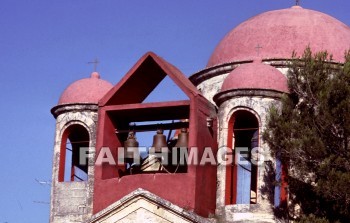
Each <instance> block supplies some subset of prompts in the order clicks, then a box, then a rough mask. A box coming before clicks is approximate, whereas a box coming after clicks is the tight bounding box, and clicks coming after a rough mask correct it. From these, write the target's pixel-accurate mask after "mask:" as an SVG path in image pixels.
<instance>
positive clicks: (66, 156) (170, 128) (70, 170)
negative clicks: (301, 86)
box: [50, 5, 350, 223]
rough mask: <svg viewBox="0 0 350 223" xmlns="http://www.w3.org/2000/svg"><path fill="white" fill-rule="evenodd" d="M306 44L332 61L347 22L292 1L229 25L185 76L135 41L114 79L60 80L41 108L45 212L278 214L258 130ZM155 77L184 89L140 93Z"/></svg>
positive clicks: (167, 217) (80, 217) (339, 53)
mask: <svg viewBox="0 0 350 223" xmlns="http://www.w3.org/2000/svg"><path fill="white" fill-rule="evenodd" d="M307 46H309V47H310V48H311V50H312V51H313V52H318V51H324V50H327V51H328V52H329V53H331V54H332V55H333V60H332V61H330V62H331V63H342V62H344V58H343V56H344V52H345V50H347V49H349V48H350V28H349V26H347V25H346V24H344V23H342V22H341V21H339V20H337V19H335V18H333V17H331V16H329V15H327V14H324V13H322V12H318V11H314V10H309V9H305V8H302V7H301V6H299V5H296V6H293V7H291V8H287V9H280V10H274V11H268V12H265V13H262V14H259V15H256V16H255V17H252V18H250V19H248V20H246V21H245V22H243V23H241V24H240V25H238V26H237V27H235V28H233V29H232V30H231V31H229V32H228V34H227V35H226V36H225V37H224V38H223V39H222V40H221V41H220V42H219V44H218V45H217V46H216V48H215V50H214V52H213V53H212V55H211V56H209V55H208V58H209V59H208V63H207V66H206V67H204V68H203V69H202V70H201V71H199V72H197V73H194V74H192V75H191V76H190V77H186V76H185V75H184V74H183V73H182V72H181V71H180V70H179V69H177V68H176V66H175V65H173V64H171V62H169V61H166V60H164V59H163V58H162V57H161V55H156V54H155V53H153V52H146V53H145V54H144V55H143V56H142V57H141V58H139V59H137V58H135V61H136V63H135V65H134V66H133V67H131V68H130V70H129V72H127V73H126V74H125V76H124V77H123V78H122V79H121V80H120V81H119V82H118V83H117V84H116V85H112V84H111V83H110V82H108V81H106V80H103V79H102V78H101V77H100V74H99V73H98V72H93V73H92V74H91V76H90V77H87V78H84V79H81V80H77V81H76V82H74V83H72V84H71V85H69V86H68V87H67V88H66V89H65V90H64V91H63V93H62V94H61V97H60V98H59V100H58V104H57V105H56V106H55V107H53V108H52V109H51V113H52V114H53V116H54V118H55V119H56V130H55V131H56V132H55V141H54V150H53V169H52V188H51V203H50V222H51V223H66V222H85V223H115V222H248V223H249V222H277V219H276V218H275V217H274V214H273V208H274V207H278V206H279V204H280V203H281V202H283V201H287V200H288V185H286V182H285V180H284V178H285V171H284V168H283V165H282V164H281V163H280V162H279V161H278V160H276V159H275V157H272V156H271V155H270V153H269V148H268V146H267V144H266V143H265V142H264V141H263V139H262V137H261V136H262V132H263V131H264V128H265V126H266V122H267V120H266V119H267V116H268V113H269V108H270V107H271V106H272V105H277V106H278V105H279V104H280V99H281V97H282V96H283V95H284V94H288V86H287V78H286V74H287V71H288V61H289V60H290V59H291V58H292V54H293V52H295V53H296V54H297V55H298V56H301V55H302V53H303V51H304V49H305V48H306V47H307ZM165 78H168V79H170V80H171V81H172V82H173V83H174V84H175V85H176V87H177V88H178V89H179V90H180V91H181V93H182V95H183V97H181V98H179V100H169V101H152V102H148V101H147V100H145V99H146V98H147V97H148V96H149V95H150V94H151V93H152V92H153V91H154V90H155V89H156V88H157V87H158V86H159V84H160V83H161V82H162V81H163V80H164V79H165ZM147 134H148V135H147ZM152 135H153V143H152V145H148V146H149V148H147V147H146V148H145V146H147V145H145V143H144V142H142V140H143V138H145V137H146V136H150V137H151V138H152ZM144 136H145V137H144ZM242 148H243V149H242ZM244 148H245V149H244ZM228 160H231V161H232V162H228ZM271 170H273V171H275V179H274V181H275V182H279V183H278V184H271V182H270V181H268V180H267V175H268V172H269V171H271Z"/></svg>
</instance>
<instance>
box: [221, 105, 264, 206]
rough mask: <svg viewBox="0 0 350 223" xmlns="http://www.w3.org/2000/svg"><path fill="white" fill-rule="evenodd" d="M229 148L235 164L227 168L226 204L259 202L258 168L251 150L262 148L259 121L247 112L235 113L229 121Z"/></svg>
mask: <svg viewBox="0 0 350 223" xmlns="http://www.w3.org/2000/svg"><path fill="white" fill-rule="evenodd" d="M228 145H229V146H230V147H231V148H232V149H233V151H234V152H233V156H234V161H235V162H233V163H232V165H229V166H227V169H226V198H225V202H226V204H255V203H256V202H257V180H258V168H257V166H256V165H255V164H256V163H255V162H252V161H253V159H254V157H252V149H253V148H256V147H258V146H259V122H258V120H257V118H256V117H255V115H253V114H252V113H251V112H249V111H246V110H239V111H237V112H235V113H234V114H233V116H232V117H231V120H230V122H229V135H228Z"/></svg>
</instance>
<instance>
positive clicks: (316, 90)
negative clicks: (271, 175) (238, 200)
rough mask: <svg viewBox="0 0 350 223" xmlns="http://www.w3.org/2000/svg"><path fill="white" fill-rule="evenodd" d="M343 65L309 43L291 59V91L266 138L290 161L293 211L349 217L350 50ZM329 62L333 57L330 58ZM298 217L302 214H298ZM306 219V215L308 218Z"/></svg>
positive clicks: (273, 113) (275, 152)
mask: <svg viewBox="0 0 350 223" xmlns="http://www.w3.org/2000/svg"><path fill="white" fill-rule="evenodd" d="M345 59H346V62H345V64H344V65H339V64H336V63H332V62H330V61H332V58H331V56H329V55H328V54H327V52H320V53H317V54H315V55H313V54H312V52H311V50H310V49H309V48H307V49H306V50H305V52H304V54H303V56H302V57H301V58H295V57H294V59H293V60H292V61H291V63H290V69H289V71H288V87H289V91H290V94H289V95H286V96H285V97H283V98H282V105H281V107H278V108H277V107H272V108H271V109H270V115H269V117H268V124H267V128H266V130H265V132H264V133H263V138H264V140H265V141H266V142H267V143H268V144H269V146H270V149H271V151H272V153H273V155H275V156H276V157H279V158H280V159H281V161H282V162H283V163H284V164H285V165H287V166H288V169H289V173H288V174H289V176H288V183H289V192H290V203H291V205H289V211H288V212H289V214H290V215H291V216H293V215H294V213H293V210H295V207H296V206H299V207H300V209H301V212H302V213H303V214H305V216H307V215H309V214H313V215H310V216H313V217H315V219H316V218H317V219H321V220H317V221H301V222H328V221H326V220H322V218H325V219H327V220H329V221H330V222H335V221H337V220H339V221H341V222H350V148H349V147H350V145H349V142H350V52H349V51H348V52H346V54H345ZM327 61H328V62H327ZM296 216H297V215H296ZM305 219H306V217H305Z"/></svg>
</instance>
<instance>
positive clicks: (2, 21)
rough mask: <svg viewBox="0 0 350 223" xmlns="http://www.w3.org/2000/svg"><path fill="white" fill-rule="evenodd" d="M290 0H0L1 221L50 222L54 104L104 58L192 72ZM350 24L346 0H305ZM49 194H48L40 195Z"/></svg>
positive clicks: (104, 72)
mask: <svg viewBox="0 0 350 223" xmlns="http://www.w3.org/2000/svg"><path fill="white" fill-rule="evenodd" d="M294 3H295V1H293V0H245V1H238V0H215V1H214V0H212V1H209V0H203V1H198V0H176V1H174V0H173V1H170V0H168V1H166V0H148V1H142V0H138V1H136V0H128V1H123V0H1V2H0V72H1V74H0V89H1V93H0V102H1V105H0V106H1V109H0V112H1V124H0V151H1V162H0V180H1V181H0V223H4V222H8V223H17V222H18V223H21V222H26V223H38V222H48V219H49V205H47V204H45V202H49V199H50V187H49V186H47V185H40V184H39V183H37V182H36V181H35V179H39V180H44V181H49V180H51V167H52V149H53V139H54V131H55V120H54V118H53V117H52V115H51V114H50V109H51V108H52V107H53V106H54V105H55V104H56V103H57V101H58V98H59V96H60V94H61V93H62V91H63V90H64V88H65V87H66V86H68V85H69V84H70V83H71V82H73V81H75V80H77V79H81V78H85V77H88V76H89V75H90V73H91V71H92V66H91V65H90V66H89V65H88V64H87V62H88V61H91V60H93V59H94V58H96V57H97V58H98V59H99V60H100V62H101V63H100V65H99V66H98V71H99V72H100V74H101V76H102V78H103V79H106V80H108V81H110V82H112V83H113V84H116V83H117V82H118V81H119V80H120V78H121V77H122V76H123V75H124V74H125V73H126V72H127V71H128V70H129V69H130V68H131V66H132V65H133V64H134V63H135V62H136V61H137V60H138V59H139V58H140V57H141V56H142V55H143V54H144V53H145V52H147V51H154V52H155V53H157V54H158V55H160V56H161V57H163V58H164V59H166V60H168V61H169V62H171V63H172V64H174V65H175V66H177V67H178V68H179V69H180V70H182V72H183V73H185V74H186V75H187V76H189V75H190V74H193V73H194V72H196V71H198V70H201V69H203V68H204V67H205V65H206V62H207V60H208V59H209V57H210V54H211V53H212V51H213V49H214V47H215V46H216V45H217V43H218V42H219V41H220V39H221V38H222V37H223V36H224V35H225V34H226V33H227V32H228V31H230V30H231V29H232V28H234V27H235V26H236V25H238V24H239V23H240V22H243V21H244V20H246V19H248V18H250V17H252V16H254V15H256V14H259V13H261V12H264V11H268V10H274V9H281V8H287V7H291V6H292V5H293V4H294ZM301 4H302V6H303V7H304V8H309V9H314V10H318V11H322V12H325V13H327V14H329V15H331V16H333V17H335V18H337V19H339V20H341V21H343V22H344V23H346V24H347V25H350V14H349V9H350V2H349V1H348V0H332V1H330V0H327V1H326V0H307V1H306V0H305V1H301ZM36 202H44V203H36Z"/></svg>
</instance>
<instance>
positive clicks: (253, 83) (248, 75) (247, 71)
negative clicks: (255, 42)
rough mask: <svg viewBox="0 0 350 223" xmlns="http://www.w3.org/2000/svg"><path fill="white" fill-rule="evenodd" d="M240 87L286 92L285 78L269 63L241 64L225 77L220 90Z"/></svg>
mask: <svg viewBox="0 0 350 223" xmlns="http://www.w3.org/2000/svg"><path fill="white" fill-rule="evenodd" d="M242 89H261V90H275V91H280V92H285V93H288V84H287V78H286V77H285V76H284V75H283V74H282V73H281V72H280V71H279V70H277V69H276V68H274V67H272V66H270V65H266V64H262V63H259V62H254V63H249V64H242V65H240V66H239V67H237V68H236V69H234V70H233V71H232V72H231V73H230V74H229V75H228V76H227V77H226V79H225V80H224V83H223V84H222V87H221V92H224V91H231V90H242Z"/></svg>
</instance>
